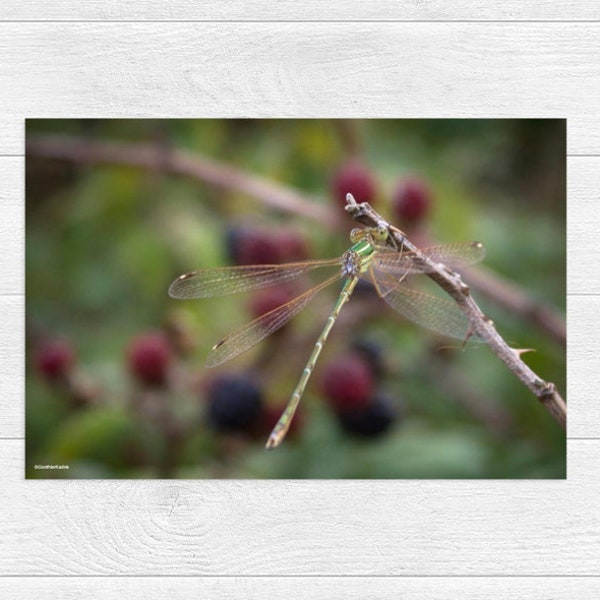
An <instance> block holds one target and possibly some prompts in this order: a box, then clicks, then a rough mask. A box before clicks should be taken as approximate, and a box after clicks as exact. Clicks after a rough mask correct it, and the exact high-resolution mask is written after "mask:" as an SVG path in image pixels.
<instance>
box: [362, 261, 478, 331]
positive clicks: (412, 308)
mask: <svg viewBox="0 0 600 600" xmlns="http://www.w3.org/2000/svg"><path fill="white" fill-rule="evenodd" d="M372 278H373V282H374V284H375V287H376V289H377V292H378V293H379V295H380V296H381V297H382V298H383V299H384V300H385V301H386V302H387V303H388V304H389V305H390V306H391V307H392V308H393V309H394V310H396V311H398V312H399V313H400V314H401V315H403V316H404V317H406V318H407V319H409V320H410V321H413V322H414V323H417V325H421V326H422V327H425V328H427V329H430V330H431V331H435V332H437V333H442V334H443V335H447V336H449V337H453V338H457V339H459V340H462V341H465V340H467V339H478V338H477V337H476V336H473V335H472V332H471V328H470V325H469V319H468V318H467V316H466V315H465V314H464V313H463V312H462V311H461V310H460V309H459V308H458V306H457V304H456V303H454V302H452V301H450V300H445V299H444V298H438V297H437V296H431V295H430V294H425V293H424V292H419V291H417V290H414V289H411V288H408V287H405V285H404V284H403V283H398V281H396V280H394V279H393V278H392V277H390V276H389V275H388V274H386V273H382V272H378V271H377V270H375V269H373V270H372Z"/></svg>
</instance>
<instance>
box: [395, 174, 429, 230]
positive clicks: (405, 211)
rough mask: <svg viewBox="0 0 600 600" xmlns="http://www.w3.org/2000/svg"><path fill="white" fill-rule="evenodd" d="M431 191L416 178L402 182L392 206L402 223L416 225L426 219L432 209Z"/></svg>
mask: <svg viewBox="0 0 600 600" xmlns="http://www.w3.org/2000/svg"><path fill="white" fill-rule="evenodd" d="M431 199H432V194H431V190H430V189H429V187H428V186H427V184H426V183H425V182H424V181H423V180H421V179H418V178H416V177H410V178H408V179H403V180H401V181H400V182H399V183H398V185H397V186H396V190H395V192H394V196H393V199H392V205H393V207H394V211H395V213H396V215H397V216H398V218H399V219H400V221H402V222H407V223H415V222H417V221H421V220H422V219H423V218H425V217H426V216H427V215H428V214H429V211H430V209H431Z"/></svg>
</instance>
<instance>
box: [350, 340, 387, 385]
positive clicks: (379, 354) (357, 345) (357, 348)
mask: <svg viewBox="0 0 600 600" xmlns="http://www.w3.org/2000/svg"><path fill="white" fill-rule="evenodd" d="M352 350H354V352H356V353H357V354H358V355H359V356H360V357H361V358H363V359H364V360H365V361H366V362H367V364H368V365H369V367H370V368H371V372H372V373H373V377H375V379H378V378H380V377H381V376H382V375H383V374H384V373H385V359H384V350H383V347H382V346H381V344H379V343H378V342H375V341H374V340H370V339H360V340H356V341H355V342H354V343H353V344H352Z"/></svg>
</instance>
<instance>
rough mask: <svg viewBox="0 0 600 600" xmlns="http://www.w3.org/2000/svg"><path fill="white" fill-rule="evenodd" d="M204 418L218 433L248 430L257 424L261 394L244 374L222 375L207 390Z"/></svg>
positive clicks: (260, 409)
mask: <svg viewBox="0 0 600 600" xmlns="http://www.w3.org/2000/svg"><path fill="white" fill-rule="evenodd" d="M207 402H208V410H207V419H208V423H209V425H210V426H211V427H212V428H213V429H215V430H216V431H220V432H234V431H238V432H250V431H251V430H252V429H253V428H254V427H255V426H256V424H257V423H258V421H259V419H260V416H261V413H262V409H263V399H262V393H261V390H260V388H259V387H258V385H257V384H256V382H255V381H254V379H253V378H252V377H250V376H248V375H245V374H223V375H219V376H218V377H217V378H215V379H214V380H213V381H211V382H210V384H209V386H208V389H207Z"/></svg>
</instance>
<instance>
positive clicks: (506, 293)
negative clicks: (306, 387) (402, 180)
mask: <svg viewBox="0 0 600 600" xmlns="http://www.w3.org/2000/svg"><path fill="white" fill-rule="evenodd" d="M334 124H335V125H336V126H337V127H339V128H341V129H343V128H346V127H354V124H352V123H350V122H346V121H344V120H339V121H334ZM349 135H350V134H349V133H348V136H349ZM352 135H353V136H355V137H356V136H357V134H356V132H355V131H354V132H352ZM355 142H356V143H358V138H357V139H356V140H355V141H353V142H352V143H351V144H350V149H351V150H352V149H353V148H354V150H356V149H357V147H355ZM27 154H28V155H31V156H39V157H43V158H51V159H59V160H65V161H69V162H73V163H78V164H107V165H116V166H122V165H126V166H132V167H137V168H142V169H147V170H151V171H161V170H162V171H164V172H167V173H171V174H174V175H181V176H184V177H189V178H191V179H193V180H196V181H202V182H204V183H209V184H213V185H216V186H218V187H222V188H224V189H233V190H236V191H240V192H243V193H245V194H247V195H249V196H252V197H254V198H256V199H258V200H260V201H261V202H263V203H264V204H266V205H268V206H271V207H273V208H275V209H277V210H282V211H286V212H291V213H294V214H297V215H300V216H302V217H306V218H310V219H314V220H316V221H319V222H320V223H322V224H324V225H326V226H332V227H337V226H339V223H340V219H339V218H338V217H337V215H336V212H335V211H334V210H332V209H329V208H327V207H326V206H324V205H321V204H318V203H317V202H315V201H314V199H313V198H311V197H310V196H306V195H303V194H300V193H298V192H296V191H294V190H292V189H290V188H287V187H284V186H281V185H277V184H274V183H272V182H270V181H267V180H266V179H262V178H259V177H256V176H253V175H249V174H248V173H246V172H244V171H241V170H239V169H235V168H232V167H230V166H228V165H224V164H222V163H219V162H217V161H214V160H211V159H208V158H205V157H202V156H200V155H197V154H191V153H188V152H182V151H177V150H172V149H170V148H169V147H166V146H165V145H164V144H161V145H150V144H128V143H116V142H98V141H90V140H86V139H85V138H79V137H67V136H60V137H52V136H49V137H37V138H33V139H30V140H28V141H27ZM469 276H470V279H471V281H472V283H473V287H476V288H477V289H479V290H480V291H482V292H483V293H484V294H485V295H487V296H488V297H490V298H491V299H492V300H494V301H495V302H497V303H498V304H500V305H501V306H504V307H505V308H507V309H508V310H510V311H512V312H513V313H515V314H518V315H520V316H522V317H523V318H525V319H528V320H529V321H532V322H534V323H536V324H537V325H538V326H539V327H540V328H541V329H543V330H544V331H546V332H547V333H548V334H549V335H550V336H552V338H553V339H555V340H556V341H558V342H559V343H561V344H563V345H564V344H565V341H566V331H565V325H564V321H563V320H562V319H560V317H558V316H557V315H556V314H555V313H554V312H553V311H552V309H551V308H549V307H546V306H544V305H541V304H540V303H537V302H535V301H534V300H532V299H531V298H530V297H529V296H528V295H527V294H526V293H525V292H524V291H523V290H521V289H520V288H518V287H517V286H515V285H514V284H512V283H509V282H506V281H503V280H502V279H501V278H500V277H498V276H497V275H495V274H493V273H490V272H487V273H484V272H481V271H480V270H479V269H478V270H477V271H475V270H473V271H472V272H471V273H470V274H469Z"/></svg>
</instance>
